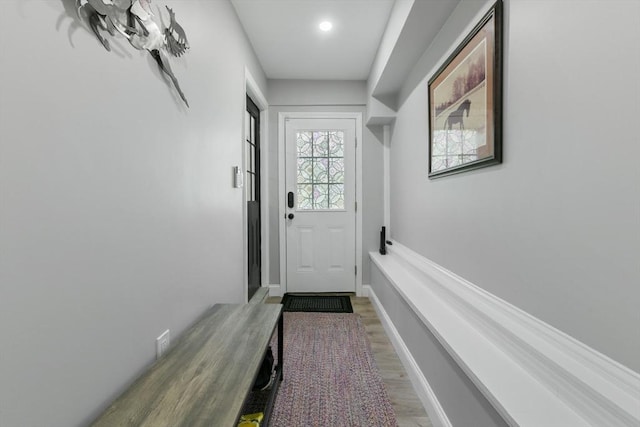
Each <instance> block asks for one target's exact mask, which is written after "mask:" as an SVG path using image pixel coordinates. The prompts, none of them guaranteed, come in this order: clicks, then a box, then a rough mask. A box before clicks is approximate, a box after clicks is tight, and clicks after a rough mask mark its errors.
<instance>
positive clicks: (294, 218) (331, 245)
mask: <svg viewBox="0 0 640 427" xmlns="http://www.w3.org/2000/svg"><path fill="white" fill-rule="evenodd" d="M355 145H356V120H355V119H293V118H288V119H287V120H286V121H285V147H286V159H285V181H286V183H285V191H286V197H285V202H286V205H287V208H286V210H285V215H286V218H287V219H285V223H286V241H287V247H286V272H287V292H355V291H356V276H355V253H356V241H355V236H356V233H355V226H356V215H355V201H356V173H355V172H356V171H355V169H356V155H355V152H356V150H355Z"/></svg>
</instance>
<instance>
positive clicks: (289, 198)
mask: <svg viewBox="0 0 640 427" xmlns="http://www.w3.org/2000/svg"><path fill="white" fill-rule="evenodd" d="M287 206H289V209H292V208H293V191H289V194H287ZM289 219H291V218H289Z"/></svg>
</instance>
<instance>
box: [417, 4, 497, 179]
mask: <svg viewBox="0 0 640 427" xmlns="http://www.w3.org/2000/svg"><path fill="white" fill-rule="evenodd" d="M501 162H502V0H498V1H497V2H496V3H495V4H494V5H493V6H492V7H491V8H490V10H489V11H488V12H487V13H486V15H485V16H484V17H483V18H482V19H481V20H480V22H479V23H478V24H477V25H476V26H475V27H474V29H473V30H472V31H471V32H470V33H469V35H467V37H466V38H465V39H464V41H463V42H462V43H461V44H460V45H459V46H458V47H457V49H456V50H455V51H454V52H453V54H452V55H451V56H450V57H449V58H448V59H447V60H446V61H445V63H444V64H443V65H442V66H441V67H440V68H439V69H438V71H437V72H436V73H435V74H434V75H433V76H432V77H431V79H429V178H438V177H442V176H446V175H451V174H454V173H460V172H464V171H467V170H471V169H477V168H481V167H485V166H489V165H494V164H498V163H501Z"/></svg>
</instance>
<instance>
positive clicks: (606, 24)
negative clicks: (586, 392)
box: [391, 0, 640, 371]
mask: <svg viewBox="0 0 640 427" xmlns="http://www.w3.org/2000/svg"><path fill="white" fill-rule="evenodd" d="M488 4H489V3H487V2H477V1H472V0H463V1H462V2H461V3H460V5H459V6H458V8H457V9H456V10H455V11H454V13H453V14H452V16H451V17H450V19H449V20H448V22H447V23H446V25H445V27H444V28H443V29H442V30H441V32H440V35H439V36H438V38H437V39H436V40H435V41H434V43H433V44H432V46H431V48H430V49H429V50H427V52H425V54H424V55H423V58H422V59H421V60H420V61H419V62H418V65H417V67H420V69H421V71H420V72H422V78H421V79H417V78H416V76H415V75H412V76H411V77H410V78H409V79H407V83H406V85H405V87H403V89H402V91H401V95H400V102H401V106H400V108H399V111H398V114H397V120H396V122H395V126H394V128H393V130H392V135H391V219H392V232H393V236H392V237H393V238H394V239H397V240H398V241H400V242H401V243H403V244H404V245H406V246H408V247H410V248H411V249H413V250H414V251H416V252H418V253H420V254H422V255H424V256H425V257H427V258H429V259H431V260H433V261H435V262H437V263H438V264H440V265H442V266H444V267H445V268H447V269H449V270H451V271H453V272H455V273H456V274H458V275H460V276H462V277H464V278H465V279H467V280H469V281H471V282H473V283H474V284H476V285H478V286H480V287H482V288H484V289H486V290H487V291H489V292H491V293H493V294H495V295H497V296H499V297H501V298H503V299H505V300H507V301H509V302H511V303H512V304H514V305H516V306H518V307H520V308H522V309H524V310H525V311H527V312H529V313H530V314H532V315H534V316H536V317H538V318H540V319H542V320H544V321H545V322H547V323H550V324H551V325H553V326H555V327H557V328H558V329H560V330H562V331H564V332H566V333H568V334H570V335H572V336H573V337H575V338H577V339H579V340H580V341H582V342H584V343H586V344H587V345H589V346H591V347H593V348H595V349H596V350H598V351H600V352H602V353H604V354H606V355H608V356H610V357H612V358H613V359H615V360H617V361H618V362H620V363H622V364H624V365H626V366H628V367H630V368H631V369H634V370H635V371H640V337H639V336H638V331H637V325H638V324H640V311H639V310H638V306H639V305H640V287H638V283H640V269H639V268H638V256H639V254H640V186H639V183H640V167H638V164H637V159H638V158H640V141H639V140H638V137H637V133H636V132H635V130H634V128H633V125H634V123H636V122H637V120H638V117H640V102H639V99H640V83H639V80H638V77H637V76H638V75H640V55H638V54H637V52H638V50H637V49H638V47H637V42H638V40H640V2H638V1H626V0H612V1H606V2H605V1H585V2H580V4H579V5H578V4H577V3H576V2H573V1H552V0H508V1H505V55H504V64H505V66H504V75H505V80H504V108H503V112H504V163H503V164H502V165H499V166H494V167H490V168H485V169H482V170H478V171H474V172H469V173H464V174H459V175H454V176H449V177H445V178H440V179H437V180H429V179H428V178H427V156H428V147H427V144H428V140H427V132H428V123H427V80H428V78H429V77H430V75H431V73H432V72H433V71H435V69H437V67H438V65H439V64H440V63H441V61H443V60H444V59H445V58H446V56H447V55H448V53H449V52H447V49H450V48H452V47H453V46H454V45H455V44H456V43H457V42H458V41H459V38H460V37H461V36H462V35H463V34H464V33H465V32H466V31H468V30H469V29H470V28H471V27H472V26H473V25H474V23H475V19H469V17H470V16H473V15H474V13H475V12H479V11H480V10H481V9H483V8H484V6H486V5H488ZM471 12H473V13H471ZM416 82H418V83H417V85H416ZM416 136H418V137H416Z"/></svg>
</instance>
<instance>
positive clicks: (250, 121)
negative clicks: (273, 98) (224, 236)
mask: <svg viewBox="0 0 640 427" xmlns="http://www.w3.org/2000/svg"><path fill="white" fill-rule="evenodd" d="M245 119H246V123H247V126H248V129H246V143H247V153H248V155H247V157H246V159H247V166H246V179H245V181H246V183H245V186H246V191H247V201H248V202H254V201H257V200H258V199H259V195H258V188H257V185H256V172H257V163H258V162H257V160H258V159H257V158H256V140H255V138H256V137H255V135H256V119H255V118H254V117H252V116H251V115H250V114H249V113H248V112H247V113H246V117H245Z"/></svg>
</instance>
